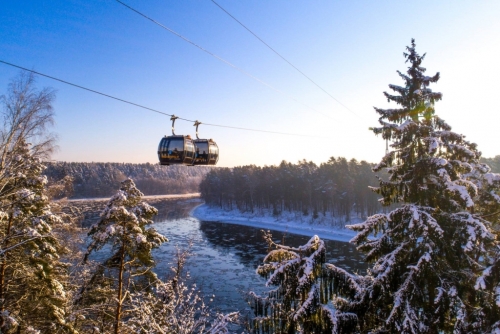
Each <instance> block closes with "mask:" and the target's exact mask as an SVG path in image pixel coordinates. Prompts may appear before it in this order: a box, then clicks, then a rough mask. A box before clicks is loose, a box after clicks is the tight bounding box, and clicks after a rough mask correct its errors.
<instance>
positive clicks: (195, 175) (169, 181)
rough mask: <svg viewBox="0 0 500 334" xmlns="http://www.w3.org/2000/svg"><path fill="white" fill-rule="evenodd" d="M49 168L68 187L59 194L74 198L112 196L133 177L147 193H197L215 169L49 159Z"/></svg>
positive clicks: (50, 175) (53, 177)
mask: <svg viewBox="0 0 500 334" xmlns="http://www.w3.org/2000/svg"><path fill="white" fill-rule="evenodd" d="M46 167H47V168H46V169H45V171H44V175H46V176H47V178H48V180H49V183H51V184H60V185H62V187H63V188H66V191H61V192H60V194H59V197H64V196H67V194H71V196H70V197H71V198H92V197H108V196H111V195H112V194H113V193H114V192H115V191H116V189H118V188H119V187H120V183H121V182H122V181H123V180H125V179H127V178H131V179H133V180H134V182H135V184H136V185H137V187H138V188H139V189H141V191H142V192H143V193H144V194H145V195H167V194H185V193H194V192H198V191H199V184H200V182H201V180H202V178H203V176H204V175H205V174H206V173H208V172H209V171H210V170H211V168H210V167H204V166H197V167H188V166H160V165H158V164H150V163H144V164H132V163H100V162H47V163H46ZM55 197H56V198H57V197H58V196H55Z"/></svg>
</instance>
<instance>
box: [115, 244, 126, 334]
mask: <svg viewBox="0 0 500 334" xmlns="http://www.w3.org/2000/svg"><path fill="white" fill-rule="evenodd" d="M124 260H125V245H123V246H122V247H121V249H120V269H119V272H118V302H117V305H116V315H115V334H118V333H119V329H120V318H121V315H122V314H121V313H122V287H123V269H124Z"/></svg>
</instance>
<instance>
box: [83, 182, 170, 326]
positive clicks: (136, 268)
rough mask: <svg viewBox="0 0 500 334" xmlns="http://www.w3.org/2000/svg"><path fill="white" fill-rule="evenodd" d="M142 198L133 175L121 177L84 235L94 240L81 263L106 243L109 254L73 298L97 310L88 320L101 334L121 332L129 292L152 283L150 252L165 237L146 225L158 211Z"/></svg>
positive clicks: (154, 278) (153, 276) (153, 278)
mask: <svg viewBox="0 0 500 334" xmlns="http://www.w3.org/2000/svg"><path fill="white" fill-rule="evenodd" d="M142 196H143V194H142V193H141V192H140V191H139V190H138V189H137V188H136V187H135V184H134V182H133V181H132V180H131V179H127V180H125V181H123V182H122V184H121V188H120V190H119V191H118V192H117V193H116V195H114V196H113V197H112V198H111V199H110V200H109V202H108V204H107V205H106V208H105V209H104V210H103V212H102V213H101V219H100V220H99V222H98V223H97V224H95V225H94V226H92V228H91V229H90V231H89V233H88V235H89V237H90V238H91V240H92V241H91V243H90V245H89V247H88V249H87V253H86V255H85V259H84V262H85V261H87V259H88V256H89V255H90V254H91V253H92V252H96V251H98V250H100V249H102V248H103V247H105V246H108V247H110V249H109V250H108V249H106V251H107V252H110V256H108V257H107V258H106V260H105V261H103V262H102V263H101V265H100V266H99V267H98V269H97V271H96V272H95V273H94V274H93V276H92V277H91V279H90V281H89V282H88V284H87V285H86V286H84V287H83V288H82V291H81V298H80V299H79V300H78V301H77V302H78V303H79V304H81V305H83V306H85V307H87V306H89V307H94V310H97V312H96V313H94V314H90V317H89V319H88V320H90V321H91V322H92V323H93V326H97V328H100V329H101V330H102V331H104V332H108V331H109V332H111V331H113V332H114V333H115V334H117V333H120V331H121V325H122V322H123V320H122V319H123V317H124V314H126V313H127V311H128V310H127V309H126V307H125V306H126V302H127V301H130V294H131V293H132V292H135V291H141V290H140V287H141V286H146V287H147V286H150V285H151V284H153V283H154V282H155V281H156V275H155V274H154V273H153V272H152V271H151V269H152V268H153V267H154V260H153V257H152V254H151V251H152V249H154V248H157V247H159V246H160V245H161V244H162V243H163V242H165V241H167V238H165V237H164V236H162V235H161V234H159V233H158V232H156V230H155V229H154V228H147V225H149V224H152V223H153V221H152V220H151V219H152V217H153V216H154V215H156V214H157V212H158V211H157V210H156V209H155V208H154V207H152V206H150V205H148V204H147V203H145V202H142V201H141V198H142ZM139 279H141V280H139ZM110 304H112V305H110ZM111 324H112V326H111ZM86 325H88V323H87V324H86ZM110 327H112V328H113V329H112V330H111V328H110Z"/></svg>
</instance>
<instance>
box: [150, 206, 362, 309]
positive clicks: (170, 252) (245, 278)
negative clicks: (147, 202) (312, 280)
mask: <svg viewBox="0 0 500 334" xmlns="http://www.w3.org/2000/svg"><path fill="white" fill-rule="evenodd" d="M198 204H199V202H198V203H196V202H192V201H190V202H188V201H179V202H178V204H177V208H178V210H172V209H171V208H169V209H168V210H163V211H162V209H161V208H158V209H159V210H160V212H163V215H164V216H163V217H164V220H163V221H158V220H157V223H156V224H155V228H156V229H157V230H158V231H159V232H161V233H162V234H164V235H165V236H166V237H167V238H168V239H169V241H170V242H168V243H165V244H163V245H162V246H161V247H160V248H159V249H156V250H155V251H154V256H155V258H156V260H157V267H156V272H157V274H158V275H159V277H161V278H166V277H168V276H169V275H171V270H170V267H171V266H172V265H173V264H174V263H173V261H175V259H174V255H175V253H176V246H179V247H181V248H187V247H188V245H189V243H190V242H192V244H193V246H192V248H191V251H192V253H193V255H192V256H191V257H190V259H189V260H188V262H187V264H186V270H187V271H188V272H189V273H190V276H191V280H192V281H193V282H196V284H197V286H198V287H199V288H200V289H201V291H202V293H203V294H204V295H206V296H211V295H215V298H214V302H213V303H212V304H211V306H212V307H214V306H215V307H216V308H218V309H220V310H221V311H223V312H231V311H235V310H238V311H242V312H243V313H245V311H249V308H248V306H247V305H246V302H245V300H244V294H245V293H246V292H248V291H249V290H253V291H256V292H262V291H263V290H264V289H265V280H264V279H263V278H261V277H259V276H258V275H257V274H256V273H255V269H256V268H257V266H258V265H259V264H260V263H261V262H262V260H263V258H264V256H265V255H266V253H267V244H266V243H265V242H264V241H263V239H262V233H261V232H260V229H259V228H253V227H247V226H240V225H233V224H225V223H218V222H202V221H199V220H198V219H196V218H193V217H189V215H188V213H189V211H190V210H191V209H192V208H193V207H194V206H196V205H198ZM174 211H175V213H174ZM172 217H174V218H172ZM165 218H166V219H165ZM271 232H272V233H273V238H274V239H275V240H276V241H278V242H282V241H284V242H285V244H286V245H290V246H299V245H302V244H305V243H306V242H307V241H308V240H309V237H306V236H299V235H293V234H287V233H283V232H278V231H271ZM325 244H326V249H327V260H328V261H329V262H330V263H333V264H335V265H337V266H339V267H341V268H344V269H347V270H349V271H359V272H364V271H365V270H366V268H367V265H366V264H365V263H364V262H363V261H362V257H361V255H360V254H359V253H358V252H357V251H356V249H355V248H354V247H353V246H352V245H350V244H348V243H345V242H339V241H330V240H325Z"/></svg>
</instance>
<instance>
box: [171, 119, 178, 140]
mask: <svg viewBox="0 0 500 334" xmlns="http://www.w3.org/2000/svg"><path fill="white" fill-rule="evenodd" d="M177 118H179V117H177V116H175V115H172V116H170V120H171V121H172V135H174V136H175V132H174V130H175V128H174V125H175V120H176V119H177Z"/></svg>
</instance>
